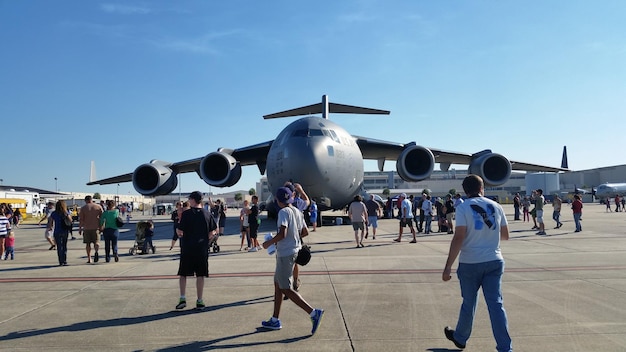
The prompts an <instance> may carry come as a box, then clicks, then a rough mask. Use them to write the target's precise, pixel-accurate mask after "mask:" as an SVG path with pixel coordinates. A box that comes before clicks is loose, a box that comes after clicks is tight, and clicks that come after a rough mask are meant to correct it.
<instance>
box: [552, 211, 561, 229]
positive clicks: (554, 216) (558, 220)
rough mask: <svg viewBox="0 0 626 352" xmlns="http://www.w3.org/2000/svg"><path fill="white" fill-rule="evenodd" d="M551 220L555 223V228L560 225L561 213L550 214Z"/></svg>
mask: <svg viewBox="0 0 626 352" xmlns="http://www.w3.org/2000/svg"><path fill="white" fill-rule="evenodd" d="M552 219H553V220H554V221H556V224H557V226H558V225H559V224H560V223H561V212H560V211H556V210H555V211H553V212H552Z"/></svg>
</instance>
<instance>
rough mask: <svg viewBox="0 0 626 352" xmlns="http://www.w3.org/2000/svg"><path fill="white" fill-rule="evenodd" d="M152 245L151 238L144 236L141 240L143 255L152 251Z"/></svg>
mask: <svg viewBox="0 0 626 352" xmlns="http://www.w3.org/2000/svg"><path fill="white" fill-rule="evenodd" d="M152 247H154V245H153V244H152V236H146V237H145V238H144V240H143V248H142V250H143V253H144V254H147V253H148V251H149V250H151V249H152Z"/></svg>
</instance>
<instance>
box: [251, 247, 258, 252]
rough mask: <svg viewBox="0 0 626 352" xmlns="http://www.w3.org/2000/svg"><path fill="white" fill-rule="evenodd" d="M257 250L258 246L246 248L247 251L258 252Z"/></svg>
mask: <svg viewBox="0 0 626 352" xmlns="http://www.w3.org/2000/svg"><path fill="white" fill-rule="evenodd" d="M258 251H259V249H258V248H256V247H252V248H250V249H249V250H248V252H258Z"/></svg>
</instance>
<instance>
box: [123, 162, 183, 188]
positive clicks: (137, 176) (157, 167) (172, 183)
mask: <svg viewBox="0 0 626 352" xmlns="http://www.w3.org/2000/svg"><path fill="white" fill-rule="evenodd" d="M167 165H168V164H167V163H165V162H163V161H160V160H152V161H150V162H149V163H147V164H143V165H140V166H138V167H137V168H136V169H135V171H134V172H133V186H134V187H135V190H137V192H139V193H141V194H143V195H144V196H161V195H164V194H170V193H172V192H173V191H174V190H175V189H176V187H177V186H178V177H176V176H177V175H176V173H174V172H173V171H172V170H171V169H170V168H169V167H168V166H167Z"/></svg>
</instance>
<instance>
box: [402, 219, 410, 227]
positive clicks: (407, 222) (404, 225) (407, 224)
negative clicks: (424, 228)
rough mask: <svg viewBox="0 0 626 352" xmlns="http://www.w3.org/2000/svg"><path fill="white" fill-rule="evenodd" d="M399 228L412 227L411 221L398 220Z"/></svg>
mask: <svg viewBox="0 0 626 352" xmlns="http://www.w3.org/2000/svg"><path fill="white" fill-rule="evenodd" d="M400 226H402V227H407V226H408V227H413V219H410V218H408V219H400Z"/></svg>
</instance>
